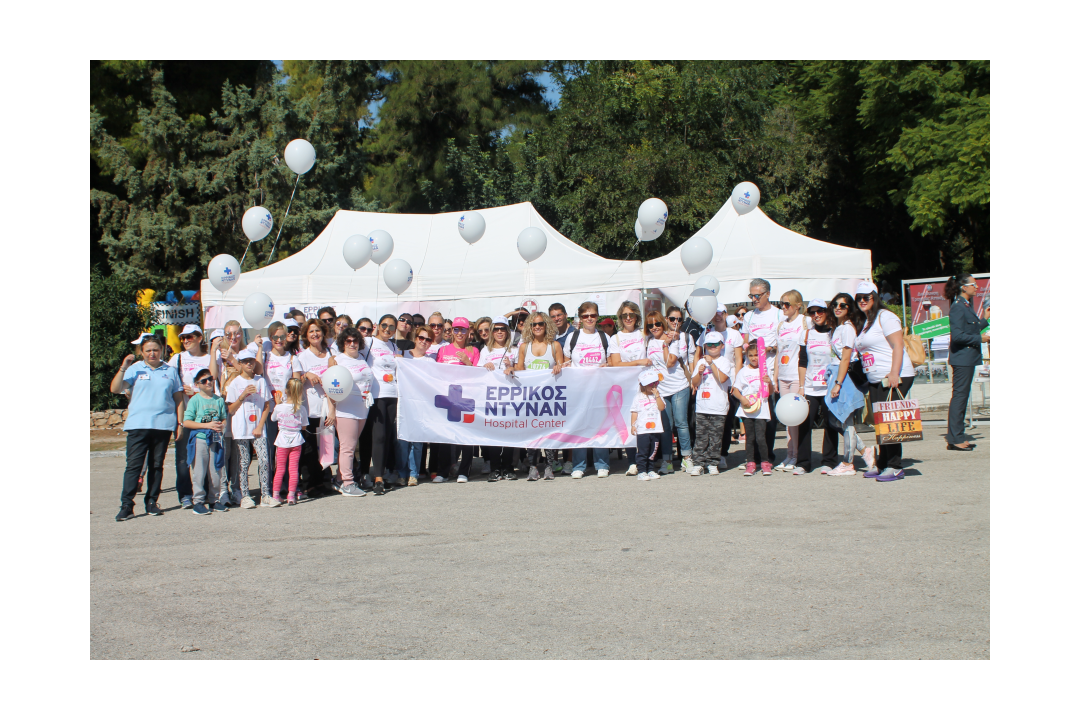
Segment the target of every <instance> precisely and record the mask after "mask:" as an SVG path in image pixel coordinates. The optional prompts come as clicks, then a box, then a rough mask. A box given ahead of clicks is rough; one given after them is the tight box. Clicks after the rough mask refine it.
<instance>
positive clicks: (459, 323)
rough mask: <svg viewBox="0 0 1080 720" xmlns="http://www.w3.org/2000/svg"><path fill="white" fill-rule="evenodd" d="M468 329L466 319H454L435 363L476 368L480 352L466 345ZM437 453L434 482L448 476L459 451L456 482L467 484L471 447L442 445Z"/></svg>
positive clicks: (471, 453)
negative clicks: (437, 471)
mask: <svg viewBox="0 0 1080 720" xmlns="http://www.w3.org/2000/svg"><path fill="white" fill-rule="evenodd" d="M469 327H470V325H469V320H468V318H464V317H456V318H454V322H453V324H452V325H451V326H450V336H451V340H452V342H451V343H450V344H449V345H444V346H442V347H441V348H439V353H438V355H436V356H435V361H436V362H440V363H445V364H447V365H467V366H470V367H476V365H477V364H478V363H479V361H480V351H479V350H477V349H476V348H474V347H472V346H471V345H469V344H468V342H469ZM439 451H440V452H439V460H438V464H439V475H438V476H437V477H436V478H435V482H438V481H439V478H443V477H447V476H448V475H449V474H450V465H451V463H452V461H453V458H452V457H451V455H457V454H458V452H459V451H460V453H461V460H460V461H459V462H458V471H457V472H458V476H457V481H458V482H459V483H465V482H469V473H470V472H471V471H472V459H473V448H472V445H455V446H452V445H442V446H440V448H439Z"/></svg>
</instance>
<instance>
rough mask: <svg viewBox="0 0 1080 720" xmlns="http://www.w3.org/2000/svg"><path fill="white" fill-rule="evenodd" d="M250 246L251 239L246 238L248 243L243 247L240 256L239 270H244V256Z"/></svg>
mask: <svg viewBox="0 0 1080 720" xmlns="http://www.w3.org/2000/svg"><path fill="white" fill-rule="evenodd" d="M250 247H251V241H250V240H248V244H247V245H246V246H245V247H244V254H243V255H242V256H241V257H240V272H244V258H246V257H247V254H248V249H249V248H250Z"/></svg>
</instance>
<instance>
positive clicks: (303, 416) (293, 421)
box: [270, 401, 308, 448]
mask: <svg viewBox="0 0 1080 720" xmlns="http://www.w3.org/2000/svg"><path fill="white" fill-rule="evenodd" d="M270 419H271V420H273V421H274V422H276V423H277V437H276V438H275V439H274V446H275V447H283V448H290V447H296V446H298V445H303V444H304V436H303V435H302V434H301V433H300V430H301V428H304V427H307V424H308V414H307V407H305V406H304V404H303V403H300V408H299V410H298V411H297V412H293V406H292V403H291V402H288V401H286V402H284V403H282V404H279V405H275V406H274V411H273V412H272V413H270Z"/></svg>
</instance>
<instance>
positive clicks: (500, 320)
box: [491, 317, 515, 327]
mask: <svg viewBox="0 0 1080 720" xmlns="http://www.w3.org/2000/svg"><path fill="white" fill-rule="evenodd" d="M514 324H515V323H512V322H510V318H505V317H497V318H495V319H494V320H492V321H491V327H495V326H496V325H505V326H506V327H513V326H514Z"/></svg>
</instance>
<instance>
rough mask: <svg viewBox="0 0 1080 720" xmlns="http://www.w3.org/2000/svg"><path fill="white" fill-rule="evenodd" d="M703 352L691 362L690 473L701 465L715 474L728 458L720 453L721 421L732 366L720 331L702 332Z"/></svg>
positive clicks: (723, 419)
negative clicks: (693, 414) (694, 399)
mask: <svg viewBox="0 0 1080 720" xmlns="http://www.w3.org/2000/svg"><path fill="white" fill-rule="evenodd" d="M702 347H703V349H704V351H705V354H704V355H703V356H702V357H701V359H700V360H698V361H697V365H695V366H694V376H693V378H692V379H691V385H692V386H693V388H694V390H695V392H696V393H697V396H696V397H697V402H696V407H697V411H696V414H697V418H696V419H697V440H696V441H695V443H694V453H693V467H691V468H690V474H691V475H700V474H701V471H702V469H703V468H704V467H708V468H709V474H710V475H717V474H719V472H720V468H726V467H727V461H726V460H724V458H723V456H722V455H721V454H720V450H721V446H722V443H723V440H724V433H725V432H726V430H725V427H724V421H725V419H726V417H727V413H728V390H729V389H730V388H731V376H732V375H734V374H735V368H734V367H732V365H731V361H730V360H728V359H727V358H726V357H724V338H723V335H721V334H720V333H718V332H716V331H715V330H712V331H710V332H707V333H705V342H704V343H703V346H702Z"/></svg>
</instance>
